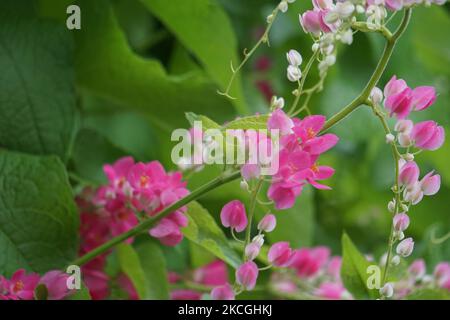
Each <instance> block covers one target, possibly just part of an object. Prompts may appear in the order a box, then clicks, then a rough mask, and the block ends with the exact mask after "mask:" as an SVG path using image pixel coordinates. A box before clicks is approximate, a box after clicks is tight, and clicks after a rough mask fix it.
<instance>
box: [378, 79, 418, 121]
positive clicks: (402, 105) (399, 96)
mask: <svg viewBox="0 0 450 320" xmlns="http://www.w3.org/2000/svg"><path fill="white" fill-rule="evenodd" d="M412 98H413V97H412V90H411V89H410V88H409V87H407V88H405V89H404V90H403V91H401V92H399V93H396V94H393V95H390V96H389V97H387V98H386V100H385V101H384V106H385V107H386V109H387V110H388V111H389V114H390V116H392V115H394V114H395V115H396V117H397V118H398V119H405V118H406V117H408V115H409V114H410V112H411V111H412V109H413V104H412Z"/></svg>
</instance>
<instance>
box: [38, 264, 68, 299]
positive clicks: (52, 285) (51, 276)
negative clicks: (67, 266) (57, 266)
mask: <svg viewBox="0 0 450 320" xmlns="http://www.w3.org/2000/svg"><path fill="white" fill-rule="evenodd" d="M67 279H69V275H68V274H67V273H64V272H62V271H59V270H54V271H49V272H47V273H46V274H45V275H44V276H43V277H42V278H41V280H40V281H39V283H40V284H44V285H45V286H46V287H47V292H48V296H47V299H48V300H62V299H64V298H65V297H66V296H67V295H69V293H70V291H69V289H68V288H67Z"/></svg>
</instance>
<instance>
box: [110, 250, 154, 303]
mask: <svg viewBox="0 0 450 320" xmlns="http://www.w3.org/2000/svg"><path fill="white" fill-rule="evenodd" d="M116 250H117V259H118V261H119V265H120V267H121V269H122V271H123V272H124V273H125V274H126V275H127V276H128V278H129V279H130V281H131V282H132V283H133V286H134V288H135V289H136V292H137V294H138V296H139V298H140V299H145V298H146V297H147V287H148V284H147V280H146V278H145V273H144V270H143V269H142V265H141V262H140V259H139V255H138V254H137V252H136V251H135V250H134V248H133V247H132V246H131V245H129V244H127V243H121V244H119V245H118V246H117V247H116Z"/></svg>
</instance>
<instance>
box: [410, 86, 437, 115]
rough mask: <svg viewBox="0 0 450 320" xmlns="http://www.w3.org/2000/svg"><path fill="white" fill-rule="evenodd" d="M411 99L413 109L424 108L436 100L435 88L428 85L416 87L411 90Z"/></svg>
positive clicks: (419, 109)
mask: <svg viewBox="0 0 450 320" xmlns="http://www.w3.org/2000/svg"><path fill="white" fill-rule="evenodd" d="M412 99H413V101H412V104H413V108H414V110H416V111H421V110H425V109H426V108H428V107H429V106H431V105H432V104H433V103H434V101H435V100H436V90H435V89H434V87H430V86H422V87H417V88H415V89H414V90H413V92H412Z"/></svg>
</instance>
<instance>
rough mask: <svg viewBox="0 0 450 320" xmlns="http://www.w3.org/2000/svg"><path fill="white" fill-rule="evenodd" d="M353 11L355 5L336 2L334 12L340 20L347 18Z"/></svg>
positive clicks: (348, 2)
mask: <svg viewBox="0 0 450 320" xmlns="http://www.w3.org/2000/svg"><path fill="white" fill-rule="evenodd" d="M354 11H355V5H354V4H353V3H351V2H350V1H345V2H338V3H336V7H335V9H334V12H336V13H337V14H338V16H339V18H341V19H347V18H349V17H350V16H351V15H352V14H353V12H354Z"/></svg>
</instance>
